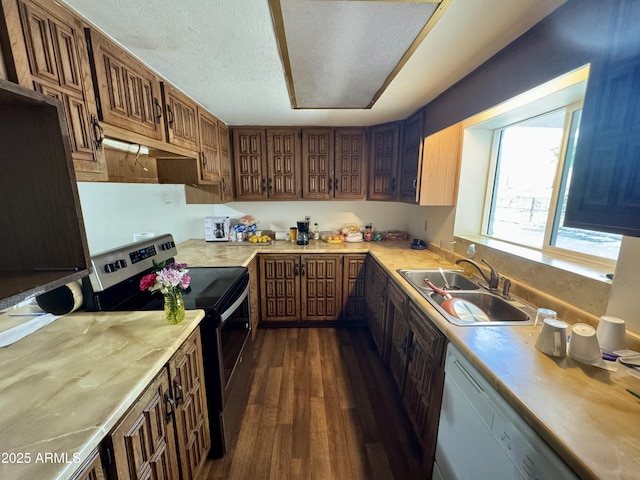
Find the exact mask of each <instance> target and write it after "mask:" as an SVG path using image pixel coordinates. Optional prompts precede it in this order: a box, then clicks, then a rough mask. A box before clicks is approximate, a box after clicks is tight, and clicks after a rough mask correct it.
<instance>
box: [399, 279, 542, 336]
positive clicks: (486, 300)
mask: <svg viewBox="0 0 640 480" xmlns="http://www.w3.org/2000/svg"><path fill="white" fill-rule="evenodd" d="M398 273H400V274H401V275H402V276H403V277H404V278H405V279H406V280H407V281H408V282H409V284H410V285H411V286H412V287H413V288H415V289H416V290H417V291H418V292H419V293H420V295H422V296H423V297H424V298H425V299H426V300H427V301H428V302H429V303H430V304H431V305H433V307H434V308H435V309H436V310H438V311H439V312H440V313H441V314H442V315H443V316H444V317H445V318H446V319H447V320H448V321H449V322H451V323H453V324H455V325H461V326H487V325H493V326H498V325H532V324H533V322H534V319H535V308H533V307H532V306H531V305H528V304H526V303H524V302H523V301H521V300H518V299H515V298H509V299H506V298H503V297H501V296H500V295H498V294H496V293H492V292H488V291H485V290H480V286H479V284H478V283H477V282H474V281H473V280H470V279H468V278H466V277H465V276H464V275H463V274H462V271H460V270H450V269H447V270H444V273H445V276H446V277H447V283H449V286H450V287H451V288H450V289H449V290H448V291H449V292H451V295H452V296H453V297H456V298H462V299H464V300H467V301H469V302H472V303H474V304H475V305H477V306H478V307H480V308H481V309H482V310H483V311H484V312H485V313H486V314H487V317H489V321H468V320H461V319H460V318H457V317H454V316H453V315H450V314H449V313H447V312H446V311H444V310H443V309H442V307H441V306H440V305H441V304H442V302H443V301H444V298H443V297H442V296H441V295H439V294H437V293H435V292H434V291H433V290H431V289H430V288H429V287H428V286H427V285H426V284H425V283H424V279H425V278H428V279H429V280H431V281H432V282H433V284H434V285H435V286H436V287H439V288H443V287H444V280H443V279H442V276H441V275H440V272H439V271H438V270H412V269H404V270H398Z"/></svg>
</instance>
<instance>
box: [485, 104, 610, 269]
mask: <svg viewBox="0 0 640 480" xmlns="http://www.w3.org/2000/svg"><path fill="white" fill-rule="evenodd" d="M580 114H581V109H580V105H572V106H567V107H564V108H560V109H556V110H553V111H550V112H547V113H545V114H542V115H538V116H535V117H532V118H528V119H526V120H523V121H520V122H518V123H515V124H513V125H509V126H505V127H503V128H498V129H496V130H495V131H494V143H495V148H494V151H495V153H494V164H495V170H494V175H493V188H492V191H491V195H490V199H489V205H488V215H487V219H486V222H485V233H486V235H488V236H490V237H493V238H496V239H500V240H504V241H507V242H511V243H515V244H519V245H525V246H528V247H533V248H537V249H541V250H548V251H556V252H560V253H566V254H570V255H574V256H575V255H578V256H582V257H585V258H586V257H590V258H592V259H606V260H609V261H611V260H614V261H615V260H616V259H617V257H618V252H619V249H620V242H621V239H622V237H621V236H620V235H613V234H607V233H601V232H595V231H590V230H581V229H575V228H568V227H564V226H562V223H563V220H564V212H565V208H566V204H567V195H568V188H569V184H570V178H571V169H572V166H573V157H574V153H575V147H576V144H577V139H578V135H579V130H580Z"/></svg>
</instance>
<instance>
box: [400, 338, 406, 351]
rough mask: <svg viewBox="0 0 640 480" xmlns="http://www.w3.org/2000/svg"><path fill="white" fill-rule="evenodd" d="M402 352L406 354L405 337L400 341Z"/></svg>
mask: <svg viewBox="0 0 640 480" xmlns="http://www.w3.org/2000/svg"><path fill="white" fill-rule="evenodd" d="M401 346H402V351H403V352H406V351H407V337H404V340H402V345H401Z"/></svg>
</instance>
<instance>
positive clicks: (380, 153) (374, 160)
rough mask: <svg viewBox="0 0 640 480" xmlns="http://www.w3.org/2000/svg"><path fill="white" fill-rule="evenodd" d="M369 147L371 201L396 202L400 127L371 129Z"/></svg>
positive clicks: (387, 126)
mask: <svg viewBox="0 0 640 480" xmlns="http://www.w3.org/2000/svg"><path fill="white" fill-rule="evenodd" d="M370 134H371V139H370V142H369V143H370V146H369V159H370V160H369V192H368V199H369V200H395V199H396V193H397V185H396V184H397V175H398V149H399V148H400V125H399V124H398V123H391V124H386V125H377V126H375V127H372V128H371V132H370Z"/></svg>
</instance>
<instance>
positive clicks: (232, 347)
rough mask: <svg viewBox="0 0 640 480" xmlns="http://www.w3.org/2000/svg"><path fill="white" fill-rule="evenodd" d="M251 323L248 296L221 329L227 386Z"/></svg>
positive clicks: (225, 383)
mask: <svg viewBox="0 0 640 480" xmlns="http://www.w3.org/2000/svg"><path fill="white" fill-rule="evenodd" d="M249 325H250V323H249V299H248V297H247V299H246V300H245V301H244V302H242V304H241V305H240V307H239V308H238V309H237V310H236V311H235V312H234V313H233V314H232V315H231V317H229V318H228V319H227V321H226V322H224V324H223V325H222V328H221V331H220V344H221V345H222V369H223V373H224V386H225V388H226V387H227V384H228V383H229V380H230V378H231V376H232V375H233V371H234V368H235V367H236V364H237V363H238V359H239V358H240V353H241V352H242V348H243V346H244V344H245V342H246V341H247V338H248V337H249V333H250V330H249Z"/></svg>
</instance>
